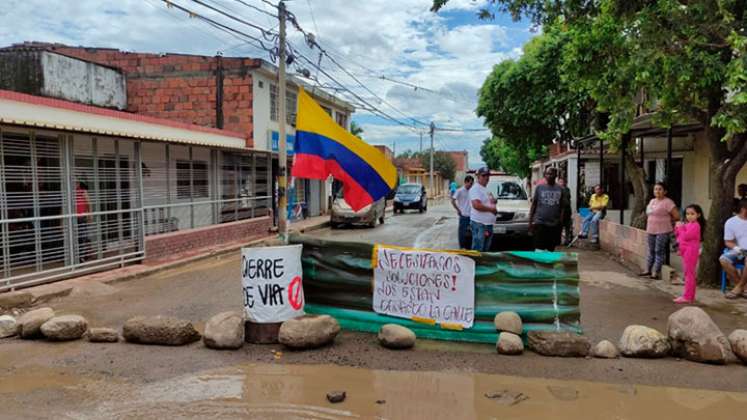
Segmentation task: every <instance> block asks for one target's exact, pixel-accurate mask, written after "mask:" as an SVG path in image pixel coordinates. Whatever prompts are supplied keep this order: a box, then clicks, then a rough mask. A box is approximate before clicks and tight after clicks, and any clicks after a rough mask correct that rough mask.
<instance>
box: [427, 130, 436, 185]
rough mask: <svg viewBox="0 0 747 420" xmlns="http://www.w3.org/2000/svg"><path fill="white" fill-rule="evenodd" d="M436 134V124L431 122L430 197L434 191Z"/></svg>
mask: <svg viewBox="0 0 747 420" xmlns="http://www.w3.org/2000/svg"><path fill="white" fill-rule="evenodd" d="M435 133H436V124H433V121H431V182H430V187H429V188H430V189H431V197H433V194H434V193H435V191H434V190H433V135H434V134H435Z"/></svg>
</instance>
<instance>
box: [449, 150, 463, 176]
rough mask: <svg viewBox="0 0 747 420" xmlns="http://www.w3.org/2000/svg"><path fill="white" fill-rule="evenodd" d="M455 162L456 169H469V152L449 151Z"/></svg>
mask: <svg viewBox="0 0 747 420" xmlns="http://www.w3.org/2000/svg"><path fill="white" fill-rule="evenodd" d="M448 153H449V155H450V156H451V158H452V159H454V163H455V164H456V168H455V170H456V171H466V170H467V152H448Z"/></svg>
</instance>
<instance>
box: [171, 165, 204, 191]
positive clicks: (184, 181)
mask: <svg viewBox="0 0 747 420" xmlns="http://www.w3.org/2000/svg"><path fill="white" fill-rule="evenodd" d="M190 173H191V174H192V188H190ZM208 191H209V188H208V165H207V162H205V161H201V160H195V161H192V166H191V168H190V162H189V161H188V160H177V161H176V198H178V199H185V200H188V199H189V198H206V197H208Z"/></svg>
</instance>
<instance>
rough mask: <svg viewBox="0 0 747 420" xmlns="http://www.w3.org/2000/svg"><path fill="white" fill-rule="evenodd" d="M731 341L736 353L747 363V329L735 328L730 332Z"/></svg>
mask: <svg viewBox="0 0 747 420" xmlns="http://www.w3.org/2000/svg"><path fill="white" fill-rule="evenodd" d="M729 343H730V344H731V349H732V351H733V352H734V354H735V355H736V356H737V357H738V358H739V360H741V361H743V362H744V363H746V364H747V330H734V331H732V333H731V334H729Z"/></svg>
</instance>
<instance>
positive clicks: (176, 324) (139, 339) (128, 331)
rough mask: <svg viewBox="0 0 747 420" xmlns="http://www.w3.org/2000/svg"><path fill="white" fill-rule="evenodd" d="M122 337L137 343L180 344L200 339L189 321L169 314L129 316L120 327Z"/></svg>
mask: <svg viewBox="0 0 747 420" xmlns="http://www.w3.org/2000/svg"><path fill="white" fill-rule="evenodd" d="M122 335H123V336H124V339H125V340H126V341H128V342H130V343H137V344H160V345H164V346H181V345H184V344H189V343H193V342H195V341H197V340H199V339H200V333H199V332H197V330H195V327H194V326H193V325H192V323H191V322H189V321H186V320H183V319H179V318H174V317H169V316H152V317H145V316H138V317H135V318H130V319H128V320H127V322H125V324H124V327H123V328H122Z"/></svg>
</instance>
